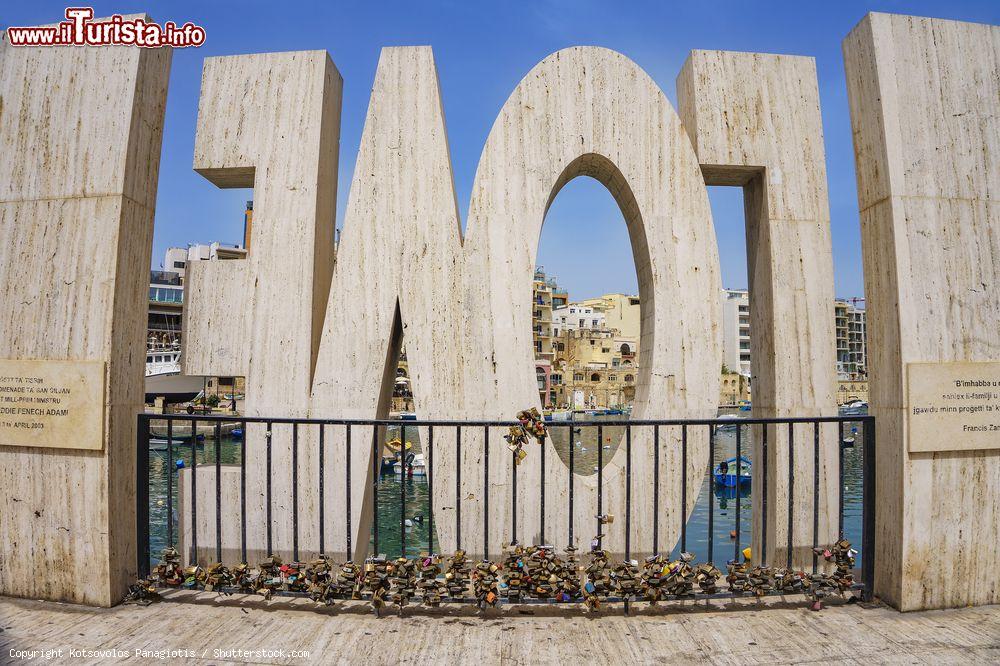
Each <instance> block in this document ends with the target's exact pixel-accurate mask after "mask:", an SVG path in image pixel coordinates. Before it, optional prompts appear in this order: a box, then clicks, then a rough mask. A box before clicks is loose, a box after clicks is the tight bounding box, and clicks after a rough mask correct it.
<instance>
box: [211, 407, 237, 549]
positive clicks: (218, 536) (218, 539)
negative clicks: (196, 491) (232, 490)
mask: <svg viewBox="0 0 1000 666" xmlns="http://www.w3.org/2000/svg"><path fill="white" fill-rule="evenodd" d="M234 390H235V389H234ZM215 561H216V562H221V561H222V422H221V421H216V422H215Z"/></svg>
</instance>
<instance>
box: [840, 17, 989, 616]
mask: <svg viewBox="0 0 1000 666" xmlns="http://www.w3.org/2000/svg"><path fill="white" fill-rule="evenodd" d="M844 60H845V63H846V71H847V89H848V93H849V96H850V103H851V124H852V127H853V130H854V151H855V160H856V166H857V177H858V205H859V207H860V209H861V231H862V242H863V245H864V264H865V295H866V298H867V303H868V312H869V315H868V334H869V345H868V349H869V356H870V358H869V364H870V366H871V382H872V386H871V389H872V390H871V395H872V399H871V404H872V407H873V408H874V412H875V416H876V419H877V433H878V442H877V455H876V460H875V464H876V472H877V473H876V476H877V478H878V488H877V492H878V497H877V500H876V538H877V539H878V556H877V558H876V560H875V566H876V577H875V592H876V594H878V595H879V596H880V597H882V598H884V599H885V600H887V601H889V602H890V603H892V604H893V605H894V606H897V607H898V608H900V609H902V610H915V609H921V608H940V607H947V606H965V605H967V604H990V603H997V602H998V601H1000V587H998V586H997V584H996V575H995V572H996V571H997V570H998V569H1000V548H998V547H997V544H998V543H1000V451H998V450H997V449H993V450H978V451H957V450H944V451H941V452H938V453H914V452H912V449H910V446H909V444H910V439H911V438H912V437H913V436H914V433H913V432H912V431H910V429H909V428H908V426H907V408H908V406H909V404H910V402H909V391H908V386H907V373H908V365H909V364H912V363H917V362H925V363H926V362H936V363H942V364H945V363H947V362H953V361H971V362H986V361H993V362H996V361H1000V329H998V327H997V322H998V321H1000V291H998V290H1000V242H998V240H997V239H998V235H1000V203H998V202H997V197H998V194H1000V116H998V114H997V108H998V104H1000V27H997V26H989V25H978V24H972V23H959V22H957V21H943V20H937V19H925V18H917V17H911V16H893V15H888V14H869V15H868V16H866V17H865V18H864V19H863V20H862V21H861V23H859V24H858V25H857V27H855V28H854V30H852V31H851V34H850V35H848V37H847V39H845V40H844ZM944 368H947V366H945V365H942V369H944ZM992 390H993V391H994V392H995V391H996V389H992ZM941 434H942V435H943V433H941ZM994 435H995V433H994ZM961 437H962V435H960V434H959V435H957V436H949V437H947V438H946V439H954V438H961ZM993 441H996V440H995V439H994V440H993ZM942 444H945V445H947V444H949V442H948V441H943V442H942ZM955 448H956V449H957V448H959V447H958V446H956V447H955Z"/></svg>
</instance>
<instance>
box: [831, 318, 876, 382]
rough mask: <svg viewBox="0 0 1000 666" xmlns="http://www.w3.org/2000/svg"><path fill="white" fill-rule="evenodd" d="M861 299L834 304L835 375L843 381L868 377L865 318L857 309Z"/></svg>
mask: <svg viewBox="0 0 1000 666" xmlns="http://www.w3.org/2000/svg"><path fill="white" fill-rule="evenodd" d="M859 300H862V299H850V300H840V299H838V300H837V301H835V302H834V316H835V317H836V319H835V322H836V331H837V374H838V376H840V377H841V378H843V379H863V378H865V377H867V375H868V348H867V343H866V339H867V318H866V315H865V311H864V310H863V309H861V308H859V307H857V303H858V302H859Z"/></svg>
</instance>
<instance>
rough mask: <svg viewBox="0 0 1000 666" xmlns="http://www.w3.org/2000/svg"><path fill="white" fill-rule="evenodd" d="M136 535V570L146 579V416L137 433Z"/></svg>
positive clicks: (147, 534)
mask: <svg viewBox="0 0 1000 666" xmlns="http://www.w3.org/2000/svg"><path fill="white" fill-rule="evenodd" d="M168 463H169V461H168ZM169 519H170V517H169V516H167V520H169ZM135 533H136V541H137V542H138V548H136V555H137V557H138V561H137V562H136V570H137V572H138V576H139V578H145V577H146V576H148V575H149V418H148V417H147V416H146V415H145V414H139V418H138V420H137V421H136V431H135Z"/></svg>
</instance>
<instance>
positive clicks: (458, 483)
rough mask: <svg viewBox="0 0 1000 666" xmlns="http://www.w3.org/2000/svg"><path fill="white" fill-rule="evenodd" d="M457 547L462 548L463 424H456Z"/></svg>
mask: <svg viewBox="0 0 1000 666" xmlns="http://www.w3.org/2000/svg"><path fill="white" fill-rule="evenodd" d="M455 548H456V550H460V549H461V548H462V426H460V425H459V426H455Z"/></svg>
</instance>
